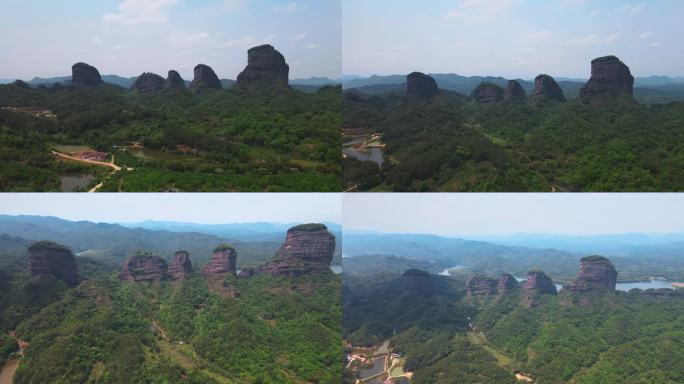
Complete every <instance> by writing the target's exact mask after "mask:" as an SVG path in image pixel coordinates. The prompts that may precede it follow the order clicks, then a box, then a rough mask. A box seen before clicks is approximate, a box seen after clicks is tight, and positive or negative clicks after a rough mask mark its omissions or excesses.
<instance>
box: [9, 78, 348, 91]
mask: <svg viewBox="0 0 684 384" xmlns="http://www.w3.org/2000/svg"><path fill="white" fill-rule="evenodd" d="M136 79H137V77H122V76H118V75H103V76H102V81H104V82H105V83H108V84H113V85H118V86H119V87H122V88H126V89H129V88H131V86H132V85H133V83H135V80H136ZM14 81H16V80H14V79H0V84H8V83H13V82H14ZM26 83H27V84H28V85H30V86H32V87H38V86H40V85H45V86H50V85H52V84H56V83H59V84H62V85H69V84H71V76H58V77H47V78H45V77H34V78H33V79H31V80H29V81H27V82H26ZM234 84H235V80H231V79H221V85H222V86H223V88H230V87H232V86H233V85H234ZM185 85H186V86H189V85H190V81H189V80H185ZM290 85H291V86H292V87H293V88H295V89H299V90H301V91H307V90H309V88H310V87H311V88H313V91H315V90H316V89H318V88H320V87H323V86H326V85H340V79H331V78H328V77H310V78H305V79H293V80H290Z"/></svg>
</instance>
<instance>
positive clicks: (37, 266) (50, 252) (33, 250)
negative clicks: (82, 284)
mask: <svg viewBox="0 0 684 384" xmlns="http://www.w3.org/2000/svg"><path fill="white" fill-rule="evenodd" d="M28 254H29V268H30V270H31V276H32V277H37V276H41V275H52V276H54V277H56V278H57V279H59V280H62V281H64V282H65V283H67V284H69V285H76V284H78V281H79V276H78V269H77V267H76V259H75V258H74V254H73V253H71V250H70V249H69V248H67V247H65V246H63V245H60V244H57V243H53V242H52V241H39V242H37V243H34V244H32V245H31V246H29V247H28Z"/></svg>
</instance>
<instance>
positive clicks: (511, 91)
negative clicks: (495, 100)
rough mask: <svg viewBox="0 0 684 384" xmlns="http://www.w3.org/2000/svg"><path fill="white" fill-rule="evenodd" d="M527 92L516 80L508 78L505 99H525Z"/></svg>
mask: <svg viewBox="0 0 684 384" xmlns="http://www.w3.org/2000/svg"><path fill="white" fill-rule="evenodd" d="M526 98H527V94H526V93H525V90H524V89H523V87H522V86H521V85H520V83H518V82H517V81H516V80H508V84H507V85H506V92H504V99H505V100H524V99H526Z"/></svg>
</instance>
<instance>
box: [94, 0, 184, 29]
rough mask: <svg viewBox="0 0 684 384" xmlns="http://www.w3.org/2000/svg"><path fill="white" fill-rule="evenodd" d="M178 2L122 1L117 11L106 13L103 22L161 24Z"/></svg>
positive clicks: (152, 0) (169, 0)
mask: <svg viewBox="0 0 684 384" xmlns="http://www.w3.org/2000/svg"><path fill="white" fill-rule="evenodd" d="M177 3H178V0H124V2H122V3H121V4H119V6H118V9H119V11H118V12H116V13H107V14H106V15H104V17H103V20H104V21H106V22H111V23H123V24H140V23H163V22H165V21H167V20H168V9H169V8H170V7H172V6H174V5H176V4H177Z"/></svg>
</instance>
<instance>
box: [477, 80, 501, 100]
mask: <svg viewBox="0 0 684 384" xmlns="http://www.w3.org/2000/svg"><path fill="white" fill-rule="evenodd" d="M505 92H506V91H505V90H504V89H503V88H501V87H500V86H498V85H497V84H494V83H490V82H482V83H480V84H479V85H478V86H477V87H476V88H475V89H473V92H472V93H471V94H470V97H472V98H473V99H474V100H475V101H477V102H478V103H496V102H499V101H503V99H504V93H505Z"/></svg>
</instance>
